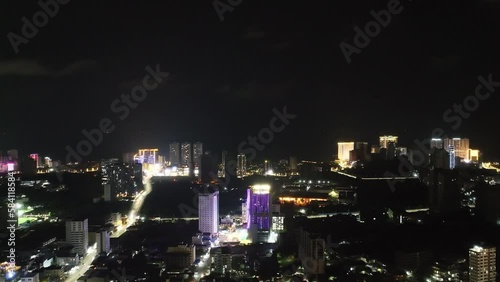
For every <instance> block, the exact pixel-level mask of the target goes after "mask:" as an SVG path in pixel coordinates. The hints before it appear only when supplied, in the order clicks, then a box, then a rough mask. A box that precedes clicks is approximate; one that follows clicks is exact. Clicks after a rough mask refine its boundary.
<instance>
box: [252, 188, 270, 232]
mask: <svg viewBox="0 0 500 282" xmlns="http://www.w3.org/2000/svg"><path fill="white" fill-rule="evenodd" d="M270 191H271V186H270V185H267V184H262V185H254V186H252V187H251V188H250V189H248V190H247V205H246V208H247V209H248V210H247V213H246V214H247V216H248V219H247V228H250V227H251V225H254V224H255V225H257V230H265V231H269V230H270V228H271V200H270V195H269V193H270Z"/></svg>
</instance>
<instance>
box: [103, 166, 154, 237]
mask: <svg viewBox="0 0 500 282" xmlns="http://www.w3.org/2000/svg"><path fill="white" fill-rule="evenodd" d="M143 182H144V191H142V192H141V193H139V194H138V195H137V196H136V197H135V199H134V203H133V204H132V208H131V209H130V212H129V214H128V220H127V225H122V226H120V227H118V230H117V231H116V232H115V233H113V235H111V238H118V237H120V236H122V235H123V233H125V232H127V228H129V227H130V226H132V225H134V224H135V221H136V217H137V215H138V214H139V212H140V211H141V208H142V205H143V204H144V200H145V199H146V197H147V196H148V194H149V193H151V190H152V185H151V176H150V175H148V174H146V176H145V177H144V181H143Z"/></svg>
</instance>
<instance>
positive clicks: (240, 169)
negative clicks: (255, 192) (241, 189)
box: [236, 154, 247, 178]
mask: <svg viewBox="0 0 500 282" xmlns="http://www.w3.org/2000/svg"><path fill="white" fill-rule="evenodd" d="M246 175H247V156H245V155H244V154H238V160H237V163H236V177H237V178H244V177H245V176H246Z"/></svg>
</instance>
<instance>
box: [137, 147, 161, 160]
mask: <svg viewBox="0 0 500 282" xmlns="http://www.w3.org/2000/svg"><path fill="white" fill-rule="evenodd" d="M157 155H158V149H139V152H138V153H137V154H136V155H135V156H134V160H135V161H137V162H138V163H141V164H155V163H157V162H158V158H157Z"/></svg>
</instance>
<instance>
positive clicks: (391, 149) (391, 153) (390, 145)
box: [386, 142, 397, 160]
mask: <svg viewBox="0 0 500 282" xmlns="http://www.w3.org/2000/svg"><path fill="white" fill-rule="evenodd" d="M386 148H387V151H386V152H387V156H386V159H388V160H392V159H394V158H395V157H396V153H397V152H396V143H394V142H387V147H386Z"/></svg>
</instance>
